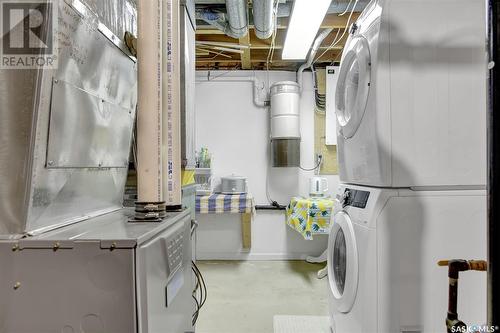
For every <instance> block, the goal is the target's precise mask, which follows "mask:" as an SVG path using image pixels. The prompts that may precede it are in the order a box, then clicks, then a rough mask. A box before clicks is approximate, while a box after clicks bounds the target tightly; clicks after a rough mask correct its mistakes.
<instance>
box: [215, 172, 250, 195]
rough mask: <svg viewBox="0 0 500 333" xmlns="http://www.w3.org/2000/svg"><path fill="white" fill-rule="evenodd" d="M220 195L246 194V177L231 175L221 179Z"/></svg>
mask: <svg viewBox="0 0 500 333" xmlns="http://www.w3.org/2000/svg"><path fill="white" fill-rule="evenodd" d="M221 193H223V194H244V193H247V179H246V177H241V176H236V175H231V176H227V177H222V178H221Z"/></svg>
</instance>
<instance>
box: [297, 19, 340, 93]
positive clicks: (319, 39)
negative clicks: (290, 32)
mask: <svg viewBox="0 0 500 333" xmlns="http://www.w3.org/2000/svg"><path fill="white" fill-rule="evenodd" d="M332 30H333V29H332V28H328V29H325V30H323V31H322V32H320V34H319V35H318V37H316V39H315V40H314V43H313V45H312V47H311V51H309V57H308V58H307V61H306V62H305V63H303V64H302V66H300V67H299V69H298V71H297V83H298V84H299V87H300V91H301V92H302V75H303V73H304V70H306V69H308V68H310V67H311V66H312V64H313V61H314V57H315V56H316V53H317V52H318V50H319V47H320V46H321V43H322V42H323V40H324V39H325V38H326V36H328V35H329V34H330V32H332Z"/></svg>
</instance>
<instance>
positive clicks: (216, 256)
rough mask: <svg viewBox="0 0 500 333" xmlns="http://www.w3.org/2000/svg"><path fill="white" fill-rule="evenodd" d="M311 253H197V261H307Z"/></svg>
mask: <svg viewBox="0 0 500 333" xmlns="http://www.w3.org/2000/svg"><path fill="white" fill-rule="evenodd" d="M309 255H310V254H309V253H252V252H249V253H245V252H236V253H234V252H233V253H229V252H197V253H196V260H240V261H246V260H253V261H275V260H305V259H306V257H308V256H309Z"/></svg>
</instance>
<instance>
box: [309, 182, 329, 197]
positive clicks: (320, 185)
mask: <svg viewBox="0 0 500 333" xmlns="http://www.w3.org/2000/svg"><path fill="white" fill-rule="evenodd" d="M327 193H328V179H326V178H324V177H311V178H309V195H310V196H311V197H324V196H326V195H327Z"/></svg>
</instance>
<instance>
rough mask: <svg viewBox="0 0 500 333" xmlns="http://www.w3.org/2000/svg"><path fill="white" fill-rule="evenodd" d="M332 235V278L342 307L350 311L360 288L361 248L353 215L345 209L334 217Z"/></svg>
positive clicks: (329, 265)
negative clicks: (351, 216) (357, 241)
mask: <svg viewBox="0 0 500 333" xmlns="http://www.w3.org/2000/svg"><path fill="white" fill-rule="evenodd" d="M331 224H332V228H331V230H330V236H329V238H328V282H329V285H330V291H331V293H332V295H333V298H334V306H335V307H336V308H337V309H338V311H340V312H343V313H347V312H349V311H351V308H352V306H353V304H354V300H355V299H356V293H357V291H358V248H357V244H356V236H355V233H354V226H353V224H352V222H351V218H350V217H349V215H347V213H345V212H344V211H340V212H338V213H336V214H335V215H334V216H333V217H332V223H331Z"/></svg>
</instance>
